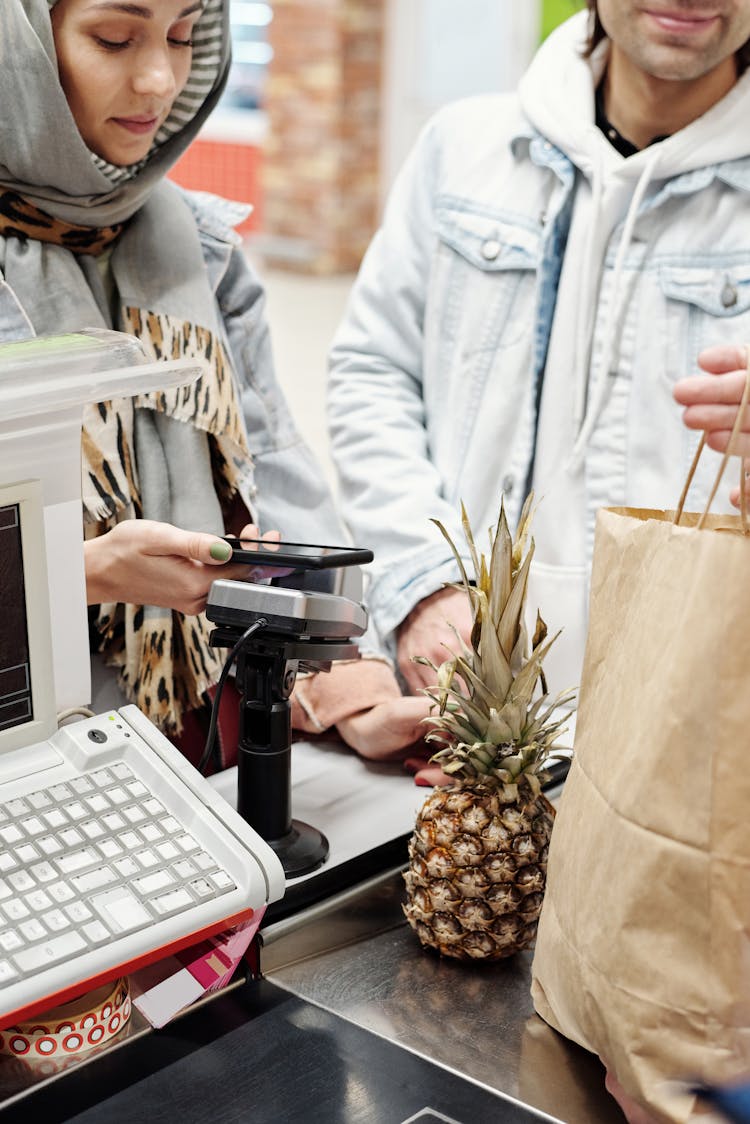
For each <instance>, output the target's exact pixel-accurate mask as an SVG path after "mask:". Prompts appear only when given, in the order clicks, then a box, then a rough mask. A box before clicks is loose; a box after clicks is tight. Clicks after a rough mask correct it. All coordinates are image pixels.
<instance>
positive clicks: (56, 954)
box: [13, 930, 86, 972]
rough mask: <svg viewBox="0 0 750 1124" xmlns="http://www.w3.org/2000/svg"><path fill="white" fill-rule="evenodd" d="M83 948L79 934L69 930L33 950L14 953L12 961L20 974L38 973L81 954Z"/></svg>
mask: <svg viewBox="0 0 750 1124" xmlns="http://www.w3.org/2000/svg"><path fill="white" fill-rule="evenodd" d="M85 948H86V942H85V941H84V939H83V937H82V936H81V935H80V933H76V932H75V931H74V930H71V931H70V932H69V933H61V934H60V935H59V936H57V937H52V938H51V939H50V940H48V941H45V942H44V944H38V945H36V946H35V947H34V948H27V949H23V950H22V951H21V952H17V953H15V955H14V957H13V959H14V960H15V962H16V965H17V967H18V968H20V970H21V971H22V972H38V971H40V970H41V969H43V968H49V966H50V965H51V964H57V963H58V962H59V961H60V960H65V959H67V957H69V956H74V955H75V953H77V952H83V951H84V949H85Z"/></svg>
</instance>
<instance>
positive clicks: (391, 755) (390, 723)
mask: <svg viewBox="0 0 750 1124" xmlns="http://www.w3.org/2000/svg"><path fill="white" fill-rule="evenodd" d="M429 712H430V700H429V699H428V698H416V697H410V696H406V695H403V696H400V697H398V698H393V699H386V700H385V701H384V702H379V703H376V704H375V706H371V707H370V708H369V709H368V710H360V711H358V712H357V713H356V714H352V715H349V717H347V718H341V719H339V721H338V722H337V723H336V728H337V730H338V732H339V734H340V735H341V737H342V738H343V739H344V741H345V742H346V743H347V745H350V746H351V747H352V749H356V751H357V753H359V754H360V755H361V756H362V757H369V758H370V759H371V760H372V761H394V760H398V759H399V758H401V757H403V756H404V753H405V751H407V750H408V749H411V748H412V747H413V746H417V752H420V751H421V752H424V750H423V748H422V747H423V745H424V742H423V740H422V739H423V736H424V734H425V733H426V727H425V726H424V725H423V724H422V719H423V718H426V717H427V715H428V714H429Z"/></svg>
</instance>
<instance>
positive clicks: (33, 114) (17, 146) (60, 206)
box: [0, 0, 230, 227]
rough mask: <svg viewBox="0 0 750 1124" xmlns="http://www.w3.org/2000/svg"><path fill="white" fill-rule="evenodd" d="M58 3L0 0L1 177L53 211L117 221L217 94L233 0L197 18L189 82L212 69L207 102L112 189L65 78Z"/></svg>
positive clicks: (158, 179) (179, 148)
mask: <svg viewBox="0 0 750 1124" xmlns="http://www.w3.org/2000/svg"><path fill="white" fill-rule="evenodd" d="M55 3H56V0H52V2H48V0H2V3H1V4H0V104H2V105H3V106H4V107H5V111H4V112H3V115H2V119H1V120H0V184H3V185H4V186H6V187H10V188H14V189H15V190H17V191H18V192H19V193H20V194H21V195H23V196H24V198H26V199H29V200H31V202H33V203H35V204H36V205H37V206H38V207H39V208H40V209H41V210H43V211H44V212H45V213H47V214H49V215H52V216H53V217H54V218H59V219H62V220H64V221H65V222H70V223H76V224H80V225H82V226H96V227H104V226H111V225H113V224H115V223H118V222H122V221H123V220H124V219H128V218H130V216H131V215H133V214H134V213H135V212H136V211H137V210H138V209H139V208H140V207H142V206H143V204H144V203H145V202H146V201H147V199H148V198H149V197H150V195H151V194H152V193H153V191H154V189H155V188H157V187H158V186H159V185H160V184H161V183H162V181H163V179H164V177H165V175H166V174H167V172H168V171H169V169H170V168H171V167H172V165H173V164H174V163H175V162H176V161H177V160H178V159H179V157H180V156H181V155H182V154H183V152H184V151H185V149H186V148H187V147H188V145H189V144H190V143H191V141H193V140H194V138H195V137H196V136H197V134H198V132H199V130H200V128H201V126H202V125H203V123H204V121H205V120H206V118H207V117H208V116H209V114H210V113H211V110H212V109H213V108H214V106H215V105H216V103H217V101H218V100H219V97H220V96H221V93H222V90H223V89H224V85H225V83H226V79H227V75H228V71H229V62H230V38H229V0H206V3H205V5H204V11H203V14H202V15H201V17H200V19H199V21H198V23H197V24H196V28H195V32H194V40H195V43H196V47H195V49H194V51H193V72H192V74H191V78H190V79H189V82H188V85H189V86H190V87H191V88H192V90H193V91H195V90H196V89H198V88H199V86H200V79H201V72H205V71H206V70H208V72H209V73H210V74H211V78H210V86H209V87H208V89H206V91H205V97H204V99H203V101H202V103H201V104H200V105H199V106H198V107H197V109H196V111H195V112H194V113H193V115H192V117H191V119H190V120H189V121H186V122H185V123H184V124H183V125H182V127H181V128H179V129H177V130H176V131H172V130H171V129H170V132H171V135H169V136H168V139H163V140H161V143H159V139H160V138H157V144H156V145H155V146H154V148H153V149H152V152H151V153H150V154H149V158H148V159H147V161H146V163H145V166H144V167H143V168H142V170H140V171H139V172H138V174H137V175H136V176H133V177H131V178H130V179H128V180H126V182H125V183H124V184H123V185H122V186H116V187H114V188H113V185H112V182H111V180H110V178H109V177H108V175H107V174H106V172H105V171H104V170H103V167H102V164H103V162H102V161H97V160H96V159H95V158H92V157H93V154H92V153H91V151H90V150H89V149H88V148H87V147H86V144H85V143H84V141H83V139H82V137H81V135H80V133H79V132H78V128H77V126H76V123H75V121H74V120H73V116H72V114H71V112H70V109H69V108H68V103H67V101H66V99H65V95H64V93H63V90H62V87H61V85H60V81H59V78H58V73H57V59H56V55H55V44H54V40H53V37H52V24H51V20H50V9H51V8H52V7H54V4H55ZM206 55H209V56H210V63H208V65H207V62H208V60H207V59H206V57H205V56H206ZM11 107H13V108H11ZM174 109H175V110H178V104H176V105H175V107H174ZM175 116H176V114H175V113H174V112H173V117H175Z"/></svg>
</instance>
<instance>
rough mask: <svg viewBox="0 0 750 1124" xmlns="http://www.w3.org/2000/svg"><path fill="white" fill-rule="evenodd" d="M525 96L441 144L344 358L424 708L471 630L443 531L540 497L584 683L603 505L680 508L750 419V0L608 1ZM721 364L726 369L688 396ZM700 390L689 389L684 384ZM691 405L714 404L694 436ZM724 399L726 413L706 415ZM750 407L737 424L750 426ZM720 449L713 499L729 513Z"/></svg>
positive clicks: (539, 537) (550, 598)
mask: <svg viewBox="0 0 750 1124" xmlns="http://www.w3.org/2000/svg"><path fill="white" fill-rule="evenodd" d="M588 7H589V12H588V15H587V13H585V12H581V13H579V14H578V15H576V16H574V17H573V18H572V19H571V20H569V21H568V22H567V23H565V24H563V25H562V26H561V27H560V28H558V29H557V31H556V32H554V33H553V35H552V36H551V37H550V38H549V39H548V40H547V41H546V42H545V43H544V44H543V45H542V47H541V48H540V50H539V52H538V54H537V55H536V57H535V59H534V60H533V62H532V63H531V66H530V67H529V69H528V71H527V73H526V75H525V76H524V78H523V80H522V82H521V84H520V87H519V90H518V93H517V94H515V95H492V96H483V97H477V98H472V99H468V100H466V101H463V102H459V103H457V104H454V105H451V106H448V107H446V108H445V109H443V110H442V111H441V112H439V113H438V114H437V115H436V116H435V118H434V119H433V120H432V121H431V122H430V123H429V124H428V125H427V127H426V128H425V130H424V132H423V133H422V136H421V138H420V139H419V141H418V143H417V145H416V148H415V150H414V151H413V153H412V154H411V156H410V158H409V159H408V161H407V163H406V166H405V167H404V169H403V171H402V173H401V175H400V177H399V179H398V181H397V183H396V185H395V188H394V190H393V193H392V197H391V200H390V203H389V206H388V209H387V213H386V216H385V220H384V223H383V226H382V229H381V230H380V231H379V233H378V234H377V236H376V237H375V239H374V241H373V243H372V246H371V248H370V250H369V251H368V254H367V256H366V259H365V261H364V264H363V266H362V270H361V273H360V276H359V279H358V281H357V284H356V286H355V289H354V291H353V295H352V297H351V301H350V304H349V308H348V312H347V315H346V317H345V320H344V322H343V324H342V326H341V328H340V330H339V332H338V335H337V337H336V340H335V342H334V347H333V352H332V361H331V381H330V392H329V413H330V422H331V432H332V442H333V451H334V456H335V459H336V462H337V465H338V470H339V473H340V477H341V489H342V499H343V505H344V513H345V516H346V518H347V520H348V523H349V525H350V527H351V528H352V532H353V535H354V538H355V540H360V539H361V540H363V541H364V540H366V541H367V542H369V543H371V544H372V545H373V547H374V548H375V551H376V562H375V565H374V567H373V575H372V584H371V586H370V588H369V592H368V601H369V605H370V607H371V611H372V613H373V615H374V618H375V621H376V623H377V625H378V627H379V629H380V631H381V633H382V635H383V636H384V637H386V638H388V639H389V641H390V643H391V645H392V648H393V650H394V651H396V652H397V655H398V661H399V666H400V668H401V671H402V673H403V675H404V677H405V679H406V682H407V684H408V686H409V688H410V689H411V690H416V689H418V688H419V687H420V686H421V685H423V683H425V682H426V679H425V676H428V677H429V675H430V674H431V673H430V672H429V670H426V669H424V668H422V667H420V666H419V665H416V664H414V663H413V662H411V657H412V656H414V655H417V654H419V655H426V656H429V657H431V658H432V659H433V660H434V661H435V662H436V663H439V662H442V659H443V658H444V657H445V648H444V647H443V646H442V644H441V642H442V641H445V642H446V643H448V644H449V645H450V644H451V643H452V637H451V633H450V632H449V630H448V628H447V625H446V623H445V621H446V618H450V619H452V620H453V621H454V622H455V624H456V625H457V626H458V627H459V628H460V629H461V630H462V631H463V633H464V635H467V634H468V629H469V625H470V622H469V620H468V610H467V606H466V604H465V598H463V595H461V594H459V593H456V592H454V591H450V590H443V589H442V588H441V587H442V584H443V583H444V582H446V581H451V580H454V579H455V578H456V577H457V573H456V570H455V567H454V564H453V562H452V560H451V558H450V555H449V552H448V550H447V548H446V544H445V542H444V541H443V539H442V537H441V536H440V534H439V533H438V531H437V529H436V528H435V527H434V526H433V525H432V524H431V523H430V522H429V519H430V517H437V518H438V519H440V520H441V521H442V522H443V524H444V525H445V526H446V527H447V529H448V530H449V532H450V533H451V535H452V536H454V538H455V539H456V541H462V536H461V528H460V523H459V501H460V500H461V499H463V500H464V502H465V504H466V507H467V510H468V514H469V517H470V519H471V522H472V524H473V526H474V527H475V528H477V529H479V528H484V527H489V526H491V525H494V523H495V521H496V519H497V513H498V509H499V506H500V500H501V497H504V501H505V505H506V509H507V512H508V516H509V520H510V522H511V525H513V524H514V523H515V521H516V520H517V518H518V514H519V512H520V508H521V505H522V503H523V500H524V497H525V496H526V494H527V492H528V491H529V489H530V488H531V487H533V488H534V490H535V492H536V495H537V497H538V498H539V499H540V500H541V503H540V505H539V510H538V512H537V515H536V518H535V528H534V536H535V541H536V555H535V562H534V566H533V568H532V577H531V589H530V594H529V596H530V603H531V607H532V609H533V608H535V607H536V605H540V606H541V608H542V610H543V612H544V614H545V617H547V618H548V619H549V623H550V626H551V628H552V629H553V630H557V628H559V627H563V635H562V637H561V638H560V640H559V641H558V644H556V645H555V649H553V653H552V655H551V657H550V660H549V679H550V686H551V689H553V690H554V689H560V688H563V687H570V686H571V685H572V684H575V683H577V682H578V680H579V677H580V668H581V661H582V656H583V647H584V639H585V631H586V616H587V598H588V589H587V584H588V574H589V568H590V562H591V552H592V546H593V534H594V520H595V515H596V511H597V509H598V508H599V507H601V506H603V505H611V504H630V505H634V506H639V507H655V508H665V507H673V506H674V504H675V502H676V500H677V497H678V495H679V493H680V489H681V485H682V482H683V481H684V479H685V476H686V473H687V468H688V465H689V463H690V460H691V459H692V454H693V451H694V448H695V445H696V443H697V440H698V433H697V432H695V431H694V429H692V428H688V426H690V427H697V428H702V427H708V428H712V429H715V430H716V432H715V433H714V434H713V435H712V437H711V440H710V445H711V447H712V448H714V449H717V448H720V447H721V446H722V443H723V444H726V429H727V418H726V417H725V416H724V414H723V413H722V409H721V407H720V406H715V407H713V408H712V407H711V406H710V403H711V402H716V403H720V402H721V401H722V400H724V401H726V402H728V403H730V408H729V413H730V414H731V413H732V410H731V403H732V402H734V403H735V404H736V402H738V401H739V392H740V389H741V387H742V385H743V375H742V373H741V372H739V371H737V370H736V369H737V368H738V367H740V366H742V365H743V363H744V360H743V358H742V355H741V354H740V352H739V351H738V349H736V348H734V349H733V348H729V349H727V348H724V349H717V348H715V347H714V348H713V349H711V350H710V351H709V352H708V353H705V349H706V348H708V347H709V346H710V345H717V344H719V343H720V342H721V341H725V340H732V341H735V340H736V341H738V342H740V343H741V342H742V341H743V340H746V339H748V338H750V129H749V128H748V122H749V121H750V74H749V73H747V72H746V70H745V65H746V62H747V60H748V56H749V55H750V51H749V50H748V39H749V38H750V0H649V2H648V3H644V2H643V0H598V3H597V2H596V0H589V4H588ZM699 353H703V354H702V355H701V360H700V362H701V365H702V366H703V368H704V370H706V371H707V372H710V374H706V375H703V376H695V375H694V376H693V377H691V378H689V379H688V380H684V379H683V376H685V375H687V374H688V373H689V372H690V371H691V370H692V369H694V367H695V363H696V357H697V356H698V355H699ZM678 380H681V381H679V382H678ZM675 397H677V398H678V400H679V401H681V402H682V403H683V404H684V405H687V406H689V409H688V410H687V412H686V414H685V419H684V420H685V422H686V425H683V424H681V418H680V412H679V410H678V409H677V407H676V405H675ZM701 402H706V403H709V406H708V407H706V406H705V405H701V404H700V403H701ZM734 413H736V405H735V408H734ZM717 456H718V454H717V453H711V454H710V455H709V456H706V457H704V458H703V462H702V464H701V467H700V469H699V471H698V474H697V478H696V480H695V483H694V486H693V488H692V491H691V494H690V496H689V499H688V505H689V507H690V508H695V507H698V506H700V505H701V504H702V503H703V502H704V501H705V498H706V495H707V489H708V482H709V481H711V480H713V477H714V475H715V472H716V458H717Z"/></svg>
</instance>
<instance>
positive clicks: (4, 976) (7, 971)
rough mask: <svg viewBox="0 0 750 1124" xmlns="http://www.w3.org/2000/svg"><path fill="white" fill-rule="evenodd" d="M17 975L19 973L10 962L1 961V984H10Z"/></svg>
mask: <svg viewBox="0 0 750 1124" xmlns="http://www.w3.org/2000/svg"><path fill="white" fill-rule="evenodd" d="M17 975H18V972H17V971H16V969H15V968H14V967H13V965H12V964H11V962H10V961H9V960H0V984H4V983H10V981H11V980H14V979H15V978H16V976H17Z"/></svg>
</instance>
